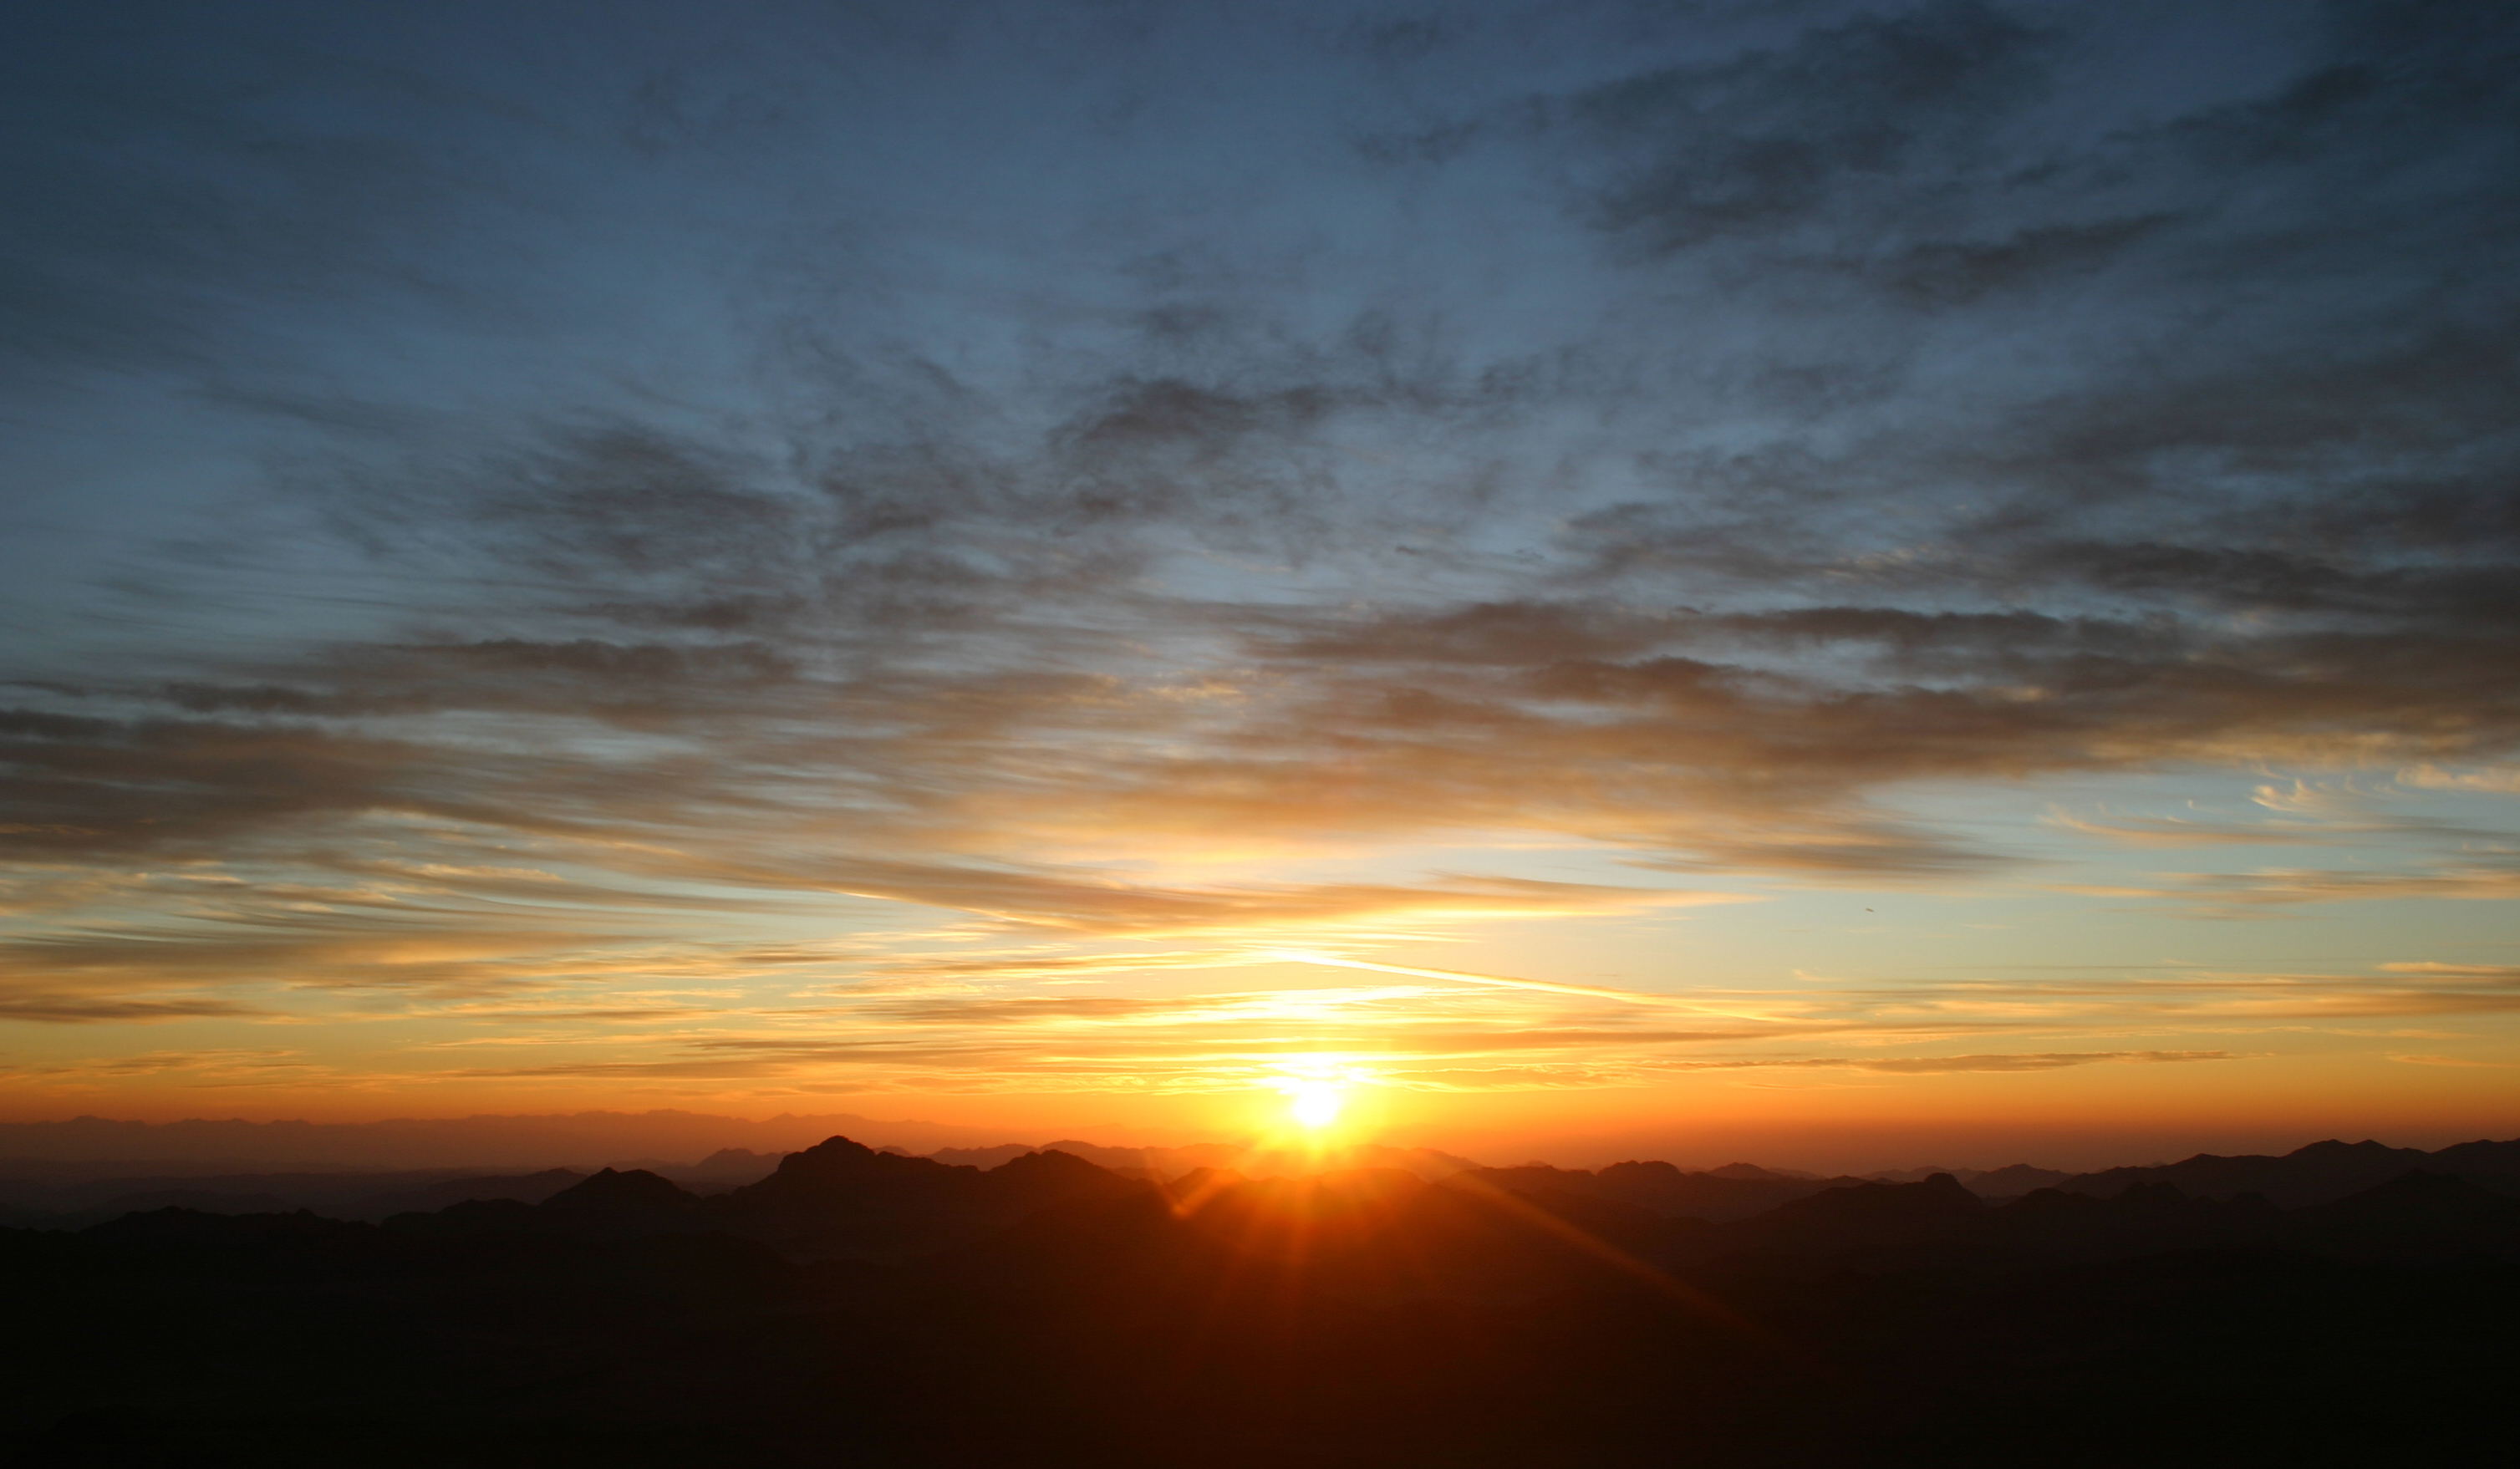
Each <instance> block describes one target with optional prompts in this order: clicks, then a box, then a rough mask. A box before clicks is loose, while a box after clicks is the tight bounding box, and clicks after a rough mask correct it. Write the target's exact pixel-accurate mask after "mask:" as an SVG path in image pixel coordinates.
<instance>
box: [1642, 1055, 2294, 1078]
mask: <svg viewBox="0 0 2520 1469" xmlns="http://www.w3.org/2000/svg"><path fill="white" fill-rule="evenodd" d="M2241 1059H2245V1057H2243V1056H2241V1055H2239V1054H2237V1053H2234V1052H2232V1051H2228V1050H2072V1051H2041V1052H2034V1053H2029V1054H2020V1055H1975V1056H1884V1057H1861V1056H1859V1057H1849V1056H1820V1057H1810V1058H1803V1059H1795V1060H1739V1061H1683V1062H1676V1063H1670V1064H1671V1066H1672V1068H1673V1069H1677V1070H1688V1071H1748V1070H1764V1069H1767V1068H1770V1067H1788V1068H1800V1067H1813V1068H1836V1069H1843V1070H1849V1071H1873V1072H1881V1073H1885V1074H1888V1075H1893V1076H1939V1075H1942V1074H1945V1073H1947V1072H1960V1071H2054V1070H2056V1069H2058V1068H2060V1067H2065V1066H2090V1065H2094V1064H2097V1063H2100V1062H2104V1061H2117V1062H2126V1061H2133V1062H2139V1063H2145V1064H2156V1063H2161V1062H2170V1061H2233V1060H2241Z"/></svg>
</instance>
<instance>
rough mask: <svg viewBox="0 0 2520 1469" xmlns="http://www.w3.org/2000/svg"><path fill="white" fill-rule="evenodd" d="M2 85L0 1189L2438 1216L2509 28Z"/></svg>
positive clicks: (644, 45) (832, 16) (2166, 30)
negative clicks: (403, 1127) (453, 1155)
mask: <svg viewBox="0 0 2520 1469" xmlns="http://www.w3.org/2000/svg"><path fill="white" fill-rule="evenodd" d="M0 70H5V72H6V85H5V86H0V110H5V112H6V119H7V120H6V125H5V127H0V137H5V138H6V139H7V140H8V141H7V142H6V143H5V145H0V217H6V218H7V219H9V221H10V226H9V228H8V229H7V231H6V232H5V236H0V513H5V525H0V625H5V627H6V628H7V635H6V638H5V640H0V1115H5V1116H6V1117H8V1118H11V1119H16V1120H35V1119H43V1118H59V1117H67V1116H72V1115H77V1114H97V1115H103V1116H111V1117H124V1118H140V1119H170V1118H179V1117H195V1116H217V1117H248V1118H283V1117H305V1118H313V1119H318V1120H339V1121H355V1120H363V1119H373V1118H385V1117H416V1116H432V1117H433V1116H460V1115H466V1114H469V1113H476V1112H497V1113H538V1112H556V1111H574V1110H579V1109H587V1108H611V1109H627V1110H640V1109H644V1108H651V1107H672V1108H683V1109H689V1110H700V1111H714V1112H719V1113H724V1114H728V1115H741V1116H746V1117H766V1116H770V1115H773V1114H776V1113H782V1112H789V1113H823V1112H835V1111H848V1112H853V1113H858V1114H864V1115H868V1116H874V1117H905V1118H906V1117H918V1118H926V1119H932V1120H935V1121H937V1122H939V1123H946V1124H953V1125H957V1126H972V1127H979V1128H983V1129H988V1128H996V1129H1001V1130H1003V1131H1004V1132H1005V1133H1006V1134H1007V1135H1009V1137H1010V1138H1012V1139H1016V1140H1022V1139H1027V1138H1033V1137H1035V1136H1036V1135H1042V1136H1056V1135H1059V1134H1060V1133H1062V1132H1067V1133H1070V1134H1071V1135H1072V1134H1073V1132H1074V1131H1075V1130H1077V1129H1084V1128H1100V1129H1102V1130H1103V1131H1104V1133H1105V1134H1107V1135H1110V1136H1112V1137H1114V1138H1119V1137H1123V1136H1126V1137H1132V1138H1137V1139H1141V1140H1166V1141H1187V1140H1193V1139H1195V1138H1200V1137H1208V1136H1218V1135H1240V1134H1242V1133H1245V1132H1248V1131H1250V1130H1251V1129H1254V1128H1257V1127H1263V1126H1266V1125H1269V1124H1270V1122H1271V1120H1272V1119H1276V1118H1279V1117H1280V1116H1281V1114H1282V1113H1283V1110H1284V1108H1285V1104H1286V1099H1287V1098H1288V1097H1289V1096H1300V1095H1305V1094H1318V1093H1319V1091H1320V1089H1322V1088H1324V1087H1328V1088H1331V1089H1334V1090H1336V1091H1338V1093H1339V1094H1340V1096H1341V1097H1342V1098H1343V1102H1344V1106H1345V1115H1346V1124H1345V1125H1346V1126H1348V1127H1350V1128H1352V1129H1353V1130H1354V1131H1355V1134H1356V1135H1359V1136H1364V1135H1378V1136H1387V1137H1389V1138H1390V1139H1392V1140H1395V1141H1402V1142H1413V1143H1415V1142H1423V1143H1431V1144H1435V1145H1443V1146H1449V1147H1453V1148H1456V1149H1461V1150H1465V1151H1469V1152H1471V1153H1473V1155H1495V1154H1506V1155H1522V1154H1531V1155H1551V1156H1555V1155H1566V1156H1573V1155H1575V1154H1578V1153H1585V1152H1586V1151H1587V1150H1588V1149H1590V1150H1593V1151H1599V1150H1601V1149H1610V1150H1613V1151H1615V1150H1616V1148H1617V1147H1619V1146H1622V1145H1626V1144H1627V1143H1629V1142H1634V1143H1635V1145H1636V1146H1638V1147H1640V1148H1643V1147H1646V1146H1648V1145H1650V1146H1652V1147H1656V1148H1660V1149H1661V1150H1662V1153H1661V1155H1664V1156H1677V1157H1684V1158H1687V1157H1693V1156H1695V1155H1694V1154H1693V1153H1692V1152H1691V1149H1696V1150H1698V1151H1700V1152H1705V1151H1707V1150H1709V1149H1717V1150H1720V1149H1722V1148H1730V1147H1733V1145H1735V1144H1736V1143H1737V1144H1739V1145H1740V1146H1743V1147H1748V1146H1752V1145H1758V1146H1765V1147H1767V1148H1768V1149H1769V1155H1770V1156H1772V1157H1773V1158H1775V1159H1776V1160H1778V1161H1791V1159H1792V1158H1793V1157H1796V1156H1806V1155H1810V1150H1811V1149H1812V1148H1818V1147H1821V1146H1822V1144H1820V1143H1818V1142H1814V1141H1813V1140H1812V1139H1815V1138H1832V1139H1837V1140H1835V1141H1831V1142H1829V1143H1828V1144H1827V1146H1829V1147H1836V1148H1838V1149H1839V1151H1840V1152H1841V1153H1842V1152H1844V1151H1845V1146H1844V1139H1845V1138H1848V1137H1855V1136H1877V1137H1882V1138H1893V1139H1896V1146H1895V1147H1894V1146H1892V1144H1891V1143H1889V1142H1884V1143H1883V1144H1882V1145H1883V1146H1884V1147H1885V1148H1889V1149H1890V1151H1892V1152H1897V1151H1899V1150H1900V1149H1902V1148H1905V1149H1908V1150H1910V1151H1913V1150H1915V1149H1918V1148H1925V1147H1928V1146H1931V1147H1935V1148H1939V1149H1941V1156H1942V1157H1943V1158H1945V1159H1946V1160H1948V1161H1953V1162H1976V1163H1979V1164H1992V1163H2002V1162H2010V1161H2018V1159H2019V1158H2020V1157H2022V1156H2024V1155H2030V1154H2035V1155H2038V1157H2040V1158H2048V1159H2058V1158H2066V1157H2068V1156H2072V1157H2081V1158H2085V1159H2087V1160H2088V1161H2089V1162H2091V1163H2093V1164H2097V1163H2105V1162H2122V1161H2134V1160H2132V1159H2130V1158H2129V1157H2125V1156H2119V1155H2120V1154H2124V1153H2125V1152H2126V1151H2127V1150H2128V1149H2130V1148H2134V1149H2137V1150H2138V1151H2143V1152H2149V1151H2152V1150H2155V1149H2156V1148H2158V1149H2159V1150H2163V1151H2176V1150H2178V1149H2179V1148H2181V1147H2185V1146H2190V1145H2192V1146H2207V1145H2216V1144H2236V1143H2243V1142H2246V1143H2256V1144H2259V1145H2281V1146H2290V1145H2294V1144H2297V1143H2299V1142H2305V1141H2309V1140H2312V1139H2313V1138H2316V1137H2319V1136H2325V1135H2333V1134H2338V1133H2343V1134H2346V1135H2354V1136H2362V1135H2379V1136H2382V1137H2384V1138H2387V1139H2389V1140H2392V1141H2398V1142H2410V1143H2418V1144H2423V1145H2438V1144H2439V1143H2442V1142H2447V1141H2452V1140H2455V1139H2457V1138H2459V1137H2465V1136H2476V1135H2512V1134H2514V1133H2520V1047H2515V1046H2514V1045H2513V1041H2514V1039H2515V1032H2520V923H2515V918H2520V912H2515V908H2520V494H2516V493H2515V477H2520V476H2515V470H2520V359H2515V342H2520V336H2515V333H2514V327H2515V323H2516V322H2520V272H2515V271H2514V270H2513V269H2512V268H2511V262H2512V261H2513V260H2514V259H2515V258H2520V83H2515V81H2514V80H2513V78H2514V76H2515V75H2520V13H2515V12H2514V11H2513V10H2512V9H2511V8H2510V7H2508V6H2505V5H2500V4H2495V3H2466V4H2461V3H2407V0H2392V3H2371V4H2354V3H2334V4H2320V5H2313V4H2305V3H2295V0H2269V3H2215V0H2179V3H2144V0H2133V3H2127V4H2120V5H2111V6H2104V7H2102V6H2086V5H2076V4H2063V3H2056V4H2037V3H2017V4H1995V3H1984V4H1980V3H1966V0H1947V3H1946V0H1935V3H1924V4H1896V3H1884V4H1877V5H1862V4H1824V3H1796V0H1764V3H1757V4H1747V3H1742V4H1733V3H1721V0H1709V3H1702V4H1692V3H1644V0H1550V3H1546V4H1529V5H1525V4H1515V3H1502V0H1499V3H1450V4H1441V5H1398V4H1395V5H1379V4H1372V3H1353V4H1336V5H1332V4H1320V3H1314V4H1267V3H1238V4H1233V5H1224V4H1214V5H1201V4H1188V3H1175V4H1161V3H1127V0H1109V3H1085V0H1076V3H1054V4H1040V3H1012V0H1009V3H951V0H918V3H898V4H894V3H863V4H852V3H803V0H797V3H742V0H735V3H723V4H710V5H705V6H702V5H636V4H605V5H600V6H598V5H584V6H572V5H568V4H563V3H552V4H542V5H535V6H526V7H518V6H512V5H472V4H463V3H431V4H427V5H384V6H366V5H362V6H340V5H334V4H306V5H289V4H275V3H264V0H239V3H236V4H230V5H222V6H217V7H203V6H197V5H173V4H170V5H163V6H153V5H146V4H138V3H109V4H102V5H96V6H80V7H64V6H55V7H47V8H44V9H43V10H42V11H41V12H40V13H35V14H30V15H27V16H23V17H21V18H20V19H19V22H18V25H17V39H16V41H15V42H13V44H12V46H11V47H9V48H8V49H7V54H6V55H5V56H0ZM1308 1089H1309V1091H1308ZM1797 1148H1802V1149H1804V1152H1803V1153H1797V1152H1796V1149H1797ZM1831 1156H1833V1157H1834V1156H1837V1155H1836V1154H1832V1155H1831ZM1698 1161H1709V1162H1711V1161H1720V1158H1719V1157H1717V1156H1715V1155H1714V1154H1713V1153H1710V1154H1709V1155H1708V1156H1707V1157H1705V1158H1702V1159H1699V1160H1698ZM1879 1161H1880V1162H1881V1163H1882V1164H1883V1165H1885V1166H1887V1165H1890V1164H1898V1163H1913V1162H1917V1161H1920V1160H1919V1159H1918V1158H1916V1157H1910V1156H1904V1155H1903V1156H1897V1157H1892V1156H1887V1155H1885V1156H1884V1157H1883V1158H1882V1159H1880V1160H1879ZM2034 1161H2035V1160H2034Z"/></svg>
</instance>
